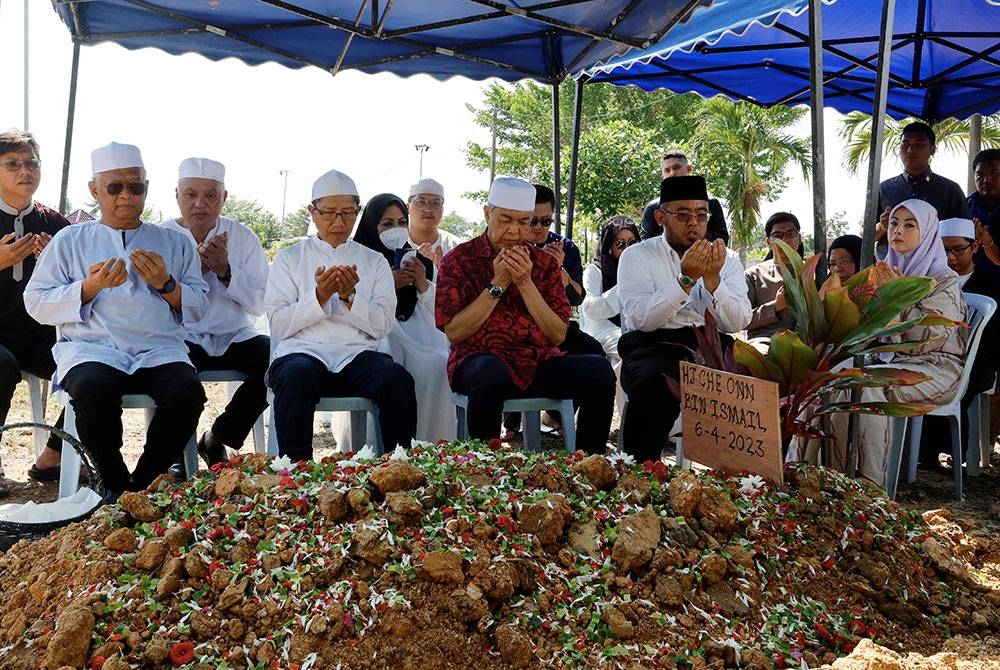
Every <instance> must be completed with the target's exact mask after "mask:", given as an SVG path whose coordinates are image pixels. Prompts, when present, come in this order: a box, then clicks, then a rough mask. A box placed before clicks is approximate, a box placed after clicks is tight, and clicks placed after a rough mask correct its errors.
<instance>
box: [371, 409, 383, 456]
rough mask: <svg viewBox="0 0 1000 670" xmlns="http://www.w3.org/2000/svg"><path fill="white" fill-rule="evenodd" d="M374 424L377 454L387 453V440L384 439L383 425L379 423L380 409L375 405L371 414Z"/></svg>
mask: <svg viewBox="0 0 1000 670" xmlns="http://www.w3.org/2000/svg"><path fill="white" fill-rule="evenodd" d="M370 416H371V418H372V425H373V427H374V431H375V445H374V447H375V455H376V456H381V455H382V454H384V453H385V442H383V441H382V425H381V424H380V423H379V409H378V407H375V408H374V409H373V410H372V411H371V414H370Z"/></svg>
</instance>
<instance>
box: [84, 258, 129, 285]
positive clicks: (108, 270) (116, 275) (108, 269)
mask: <svg viewBox="0 0 1000 670" xmlns="http://www.w3.org/2000/svg"><path fill="white" fill-rule="evenodd" d="M87 273H88V274H87V278H86V279H84V280H83V283H84V285H85V288H92V289H93V292H94V294H96V293H97V292H98V291H100V290H101V289H106V288H114V287H115V286H121V285H122V284H124V283H125V282H126V281H127V280H128V271H127V270H126V269H125V260H124V259H122V258H109V259H108V260H106V261H102V262H100V263H94V264H93V265H91V266H90V267H89V268H87Z"/></svg>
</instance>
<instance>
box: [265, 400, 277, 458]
mask: <svg viewBox="0 0 1000 670" xmlns="http://www.w3.org/2000/svg"><path fill="white" fill-rule="evenodd" d="M272 402H273V400H272ZM267 424H268V425H267V455H268V456H274V457H275V458H277V457H278V431H277V430H275V429H274V410H273V409H272V410H271V411H269V412H268V417H267Z"/></svg>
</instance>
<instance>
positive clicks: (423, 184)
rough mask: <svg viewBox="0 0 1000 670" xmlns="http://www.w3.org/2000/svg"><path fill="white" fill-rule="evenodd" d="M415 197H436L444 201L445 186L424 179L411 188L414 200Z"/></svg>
mask: <svg viewBox="0 0 1000 670" xmlns="http://www.w3.org/2000/svg"><path fill="white" fill-rule="evenodd" d="M415 195H436V196H437V197H439V198H441V199H442V200H443V199H444V186H442V185H441V183H440V182H437V181H434V180H433V179H431V178H430V177H424V178H423V179H421V180H420V181H418V182H417V183H416V184H414V185H413V186H411V187H410V197H411V198H412V197H413V196H415Z"/></svg>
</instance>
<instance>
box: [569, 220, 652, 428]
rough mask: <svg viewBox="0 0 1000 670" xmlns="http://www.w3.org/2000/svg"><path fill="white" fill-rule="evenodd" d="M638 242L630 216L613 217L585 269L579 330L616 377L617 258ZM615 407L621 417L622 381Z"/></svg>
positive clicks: (618, 327)
mask: <svg viewBox="0 0 1000 670" xmlns="http://www.w3.org/2000/svg"><path fill="white" fill-rule="evenodd" d="M638 241H639V227H638V226H637V225H636V223H635V221H633V220H632V219H630V218H628V217H627V216H613V217H611V218H610V219H608V220H607V221H605V222H604V224H603V225H602V226H601V232H600V235H599V241H598V247H597V255H596V256H595V257H594V260H593V261H591V262H590V263H589V264H587V267H585V268H584V269H583V290H584V292H585V293H586V294H587V295H586V297H585V298H584V299H583V303H582V304H581V305H580V329H581V330H582V331H583V332H585V333H587V334H588V335H590V336H591V337H593V338H594V339H595V340H597V341H598V342H600V343H601V346H602V347H603V348H604V353H605V355H607V357H608V359H609V360H610V361H611V366H612V367H613V368H614V370H615V376H619V375H620V373H621V367H622V361H621V358H619V357H618V338H619V337H621V334H622V327H621V326H622V323H621V316H620V312H621V305H620V304H619V302H618V259H619V258H620V257H621V255H622V252H623V251H625V249H626V248H628V247H630V246H632V245H633V244H635V243H636V242H638ZM615 404H616V406H617V407H618V414H619V415H621V412H622V406H623V404H624V399H623V397H622V389H621V383H620V381H619V384H618V388H617V392H616V393H615Z"/></svg>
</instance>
